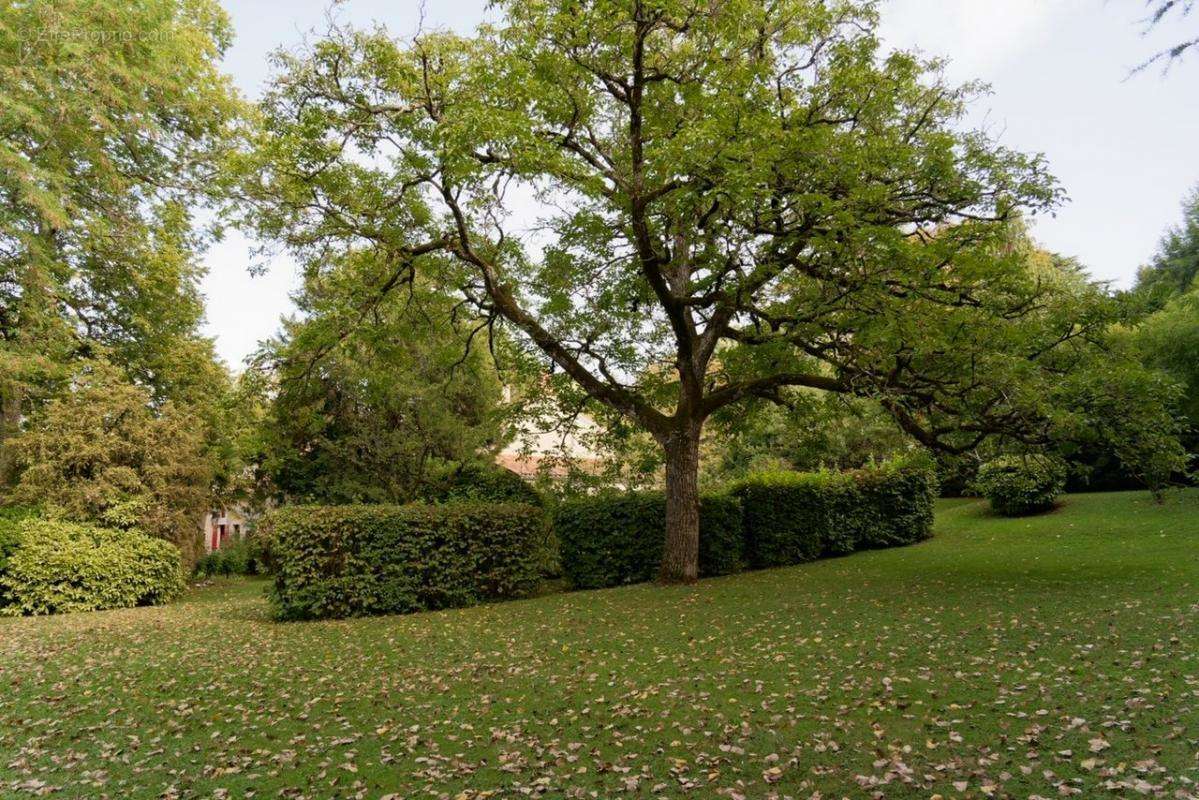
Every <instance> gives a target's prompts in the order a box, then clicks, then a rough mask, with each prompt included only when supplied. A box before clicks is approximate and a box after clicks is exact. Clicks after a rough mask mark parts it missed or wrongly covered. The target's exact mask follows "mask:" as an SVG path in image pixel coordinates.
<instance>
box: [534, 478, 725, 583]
mask: <svg viewBox="0 0 1199 800" xmlns="http://www.w3.org/2000/svg"><path fill="white" fill-rule="evenodd" d="M699 528H700V531H699V571H700V575H704V576H709V575H725V574H728V573H731V572H737V571H739V570H740V569H742V568H743V566H744V563H743V561H744V559H743V536H742V531H741V504H740V503H739V502H738V501H737V499H736V498H735V497H732V496H730V495H727V494H708V495H705V496H703V497H702V498H701V499H700V510H699ZM554 532H555V533H556V534H557V538H558V543H559V547H560V548H561V552H562V572H563V574H565V575H566V577H567V578H569V579H570V582H571V583H572V584H573V585H574V586H575V587H576V588H579V589H598V588H602V587H606V586H619V585H621V584H626V583H640V582H642V581H648V580H651V579H652V578H653V577H654V576H655V575H657V573H658V566H659V564H660V563H661V561H662V547H663V544H664V542H665V539H666V499H665V497H664V496H663V494H662V493H661V492H628V493H623V494H614V493H608V494H600V495H594V496H584V497H577V498H573V499H570V500H566V501H564V502H563V503H562V504H561V505H560V506H559V508H558V509H557V513H556V514H555V515H554Z"/></svg>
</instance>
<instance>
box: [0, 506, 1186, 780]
mask: <svg viewBox="0 0 1199 800" xmlns="http://www.w3.org/2000/svg"><path fill="white" fill-rule="evenodd" d="M1197 555H1199V491H1192V492H1188V493H1186V494H1174V495H1172V496H1171V497H1170V498H1169V500H1168V501H1167V503H1166V504H1165V505H1163V506H1157V505H1154V504H1153V503H1152V502H1151V501H1150V500H1149V498H1148V496H1147V495H1145V494H1141V493H1123V494H1108V495H1075V496H1071V497H1069V498H1067V500H1066V502H1065V504H1064V506H1063V507H1062V508H1060V509H1059V510H1057V511H1055V512H1053V513H1051V514H1047V515H1043V516H1039V517H1034V518H1029V519H1022V520H1003V519H999V518H995V517H992V516H990V514H989V513H988V512H987V511H986V508H985V506H984V505H983V504H982V503H978V502H972V501H946V502H944V503H942V504H941V505H940V507H939V517H938V523H937V536H936V538H934V539H933V540H932V541H930V542H927V543H924V544H921V545H918V546H915V547H910V548H905V549H898V550H889V551H879V552H871V553H861V554H857V555H853V556H850V557H847V558H841V559H835V560H830V561H824V562H818V563H815V564H809V565H805V566H801V567H794V568H789V569H779V570H771V571H765V572H758V573H751V574H745V575H740V576H733V577H729V578H722V579H715V580H708V581H703V582H701V583H700V584H698V585H696V586H694V587H686V588H671V589H662V588H658V587H654V586H636V587H630V588H626V589H613V590H607V591H598V592H580V593H574V594H563V595H554V596H549V597H542V598H538V599H535V600H528V601H523V602H516V603H507V604H502V605H492V606H487V607H482V608H473V609H465V610H459V611H449V612H441V613H431V614H419V615H414V616H408V617H387V618H377V619H370V620H357V621H350V622H333V623H309V624H298V623H296V624H275V623H271V622H269V621H268V620H267V618H266V606H265V603H264V601H263V600H262V599H261V592H262V588H263V584H262V583H261V582H248V581H247V582H235V581H230V582H222V583H218V584H216V585H213V586H210V587H207V588H201V589H199V590H196V591H194V592H192V593H190V594H189V595H188V596H187V597H186V598H185V600H184V601H182V602H179V603H176V604H174V605H172V606H169V607H165V608H144V609H133V610H128V611H116V612H103V613H93V614H79V615H73V616H66V617H57V618H42V619H23V620H7V621H0V692H2V694H0V795H2V796H4V797H21V796H26V795H27V793H28V794H37V793H39V792H46V791H48V790H50V789H51V788H53V789H56V790H57V793H56V794H54V795H53V796H55V797H87V798H104V797H108V798H114V799H115V798H159V797H165V798H174V797H214V796H215V797H243V796H256V797H260V798H265V797H270V798H275V797H286V798H299V797H308V798H333V797H365V798H379V797H381V796H386V795H389V794H394V795H395V796H396V797H397V798H410V797H447V798H455V797H463V798H475V797H519V796H525V795H533V796H537V795H539V794H541V795H544V796H546V797H555V798H556V797H576V796H577V797H600V798H604V797H612V796H647V797H648V796H651V795H652V794H654V793H656V794H657V795H658V796H692V797H728V798H736V797H744V798H767V797H774V796H778V797H780V798H783V797H794V798H797V799H798V798H809V797H823V798H826V800H827V798H839V797H842V796H846V797H871V796H878V797H887V798H897V797H898V798H904V797H919V798H930V797H933V796H935V795H938V794H939V795H941V796H942V797H944V798H952V797H1009V796H1010V797H1017V798H1029V797H1036V796H1041V797H1046V798H1056V797H1061V796H1064V795H1072V794H1077V795H1078V796H1079V797H1082V798H1089V797H1102V796H1139V795H1138V793H1141V794H1148V795H1150V796H1152V795H1155V794H1156V795H1158V796H1162V797H1170V798H1191V797H1196V796H1199V790H1197V789H1196V787H1195V785H1194V783H1193V782H1195V781H1199V638H1197V635H1199V557H1197Z"/></svg>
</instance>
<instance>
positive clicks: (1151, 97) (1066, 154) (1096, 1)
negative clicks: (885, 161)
mask: <svg viewBox="0 0 1199 800" xmlns="http://www.w3.org/2000/svg"><path fill="white" fill-rule="evenodd" d="M224 2H225V7H226V8H227V9H228V10H229V12H230V14H231V16H232V18H233V25H234V28H235V30H236V40H235V42H234V45H233V47H232V48H231V49H230V51H229V53H228V54H227V56H226V58H225V68H226V70H227V71H228V72H229V73H230V74H231V75H232V76H233V77H234V79H235V80H236V82H237V84H238V85H239V86H240V87H241V89H242V91H244V92H245V93H246V94H247V95H248V96H249V97H251V98H257V97H258V96H259V95H260V93H261V91H262V88H263V87H264V86H265V85H266V83H267V81H268V80H269V77H270V70H269V65H268V63H267V55H268V54H269V53H270V52H271V51H273V50H275V49H277V48H279V47H288V48H291V47H295V46H296V45H297V44H298V43H299V42H300V41H301V40H302V39H303V38H304V37H305V35H306V34H310V33H311V32H312V31H313V30H316V31H318V32H319V31H320V30H322V29H324V28H325V27H326V18H327V14H328V13H330V12H329V8H330V6H329V2H328V0H291V2H289V3H287V4H283V3H281V2H279V0H224ZM420 8H421V3H420V2H419V0H345V2H342V3H340V4H338V5H337V6H336V7H334V9H333V11H332V12H331V13H333V14H335V15H336V17H337V18H338V19H339V21H342V22H351V23H354V24H357V25H370V24H372V23H373V22H375V21H378V22H381V23H383V24H385V25H386V26H387V27H388V29H390V30H391V31H392V32H394V33H396V34H397V35H400V36H405V35H410V34H411V33H412V32H414V31H415V29H416V27H417V24H418V20H419V16H420ZM485 8H486V0H429V1H428V2H427V3H425V25H426V27H431V26H436V27H451V28H454V29H456V30H458V31H461V32H469V31H470V30H471V29H472V28H473V27H474V26H475V25H476V24H477V23H478V22H479V21H480V20H481V19H482V18H483V15H484V13H485ZM1143 13H1144V3H1143V2H1142V0H884V2H883V15H884V16H883V36H884V39H885V41H886V43H887V44H888V46H891V47H902V48H918V49H920V50H923V51H924V52H925V53H928V54H931V55H940V56H945V57H947V58H948V59H949V60H950V67H949V73H950V76H951V77H952V78H954V79H955V80H958V81H964V80H971V79H982V80H984V81H986V82H987V83H989V84H990V85H991V87H992V94H991V95H990V96H988V97H986V98H984V99H983V100H982V101H981V102H980V103H979V104H978V105H977V106H976V108H975V109H974V111H973V113H972V119H971V124H972V125H973V126H976V127H985V128H986V129H987V130H989V131H990V132H991V133H992V134H993V135H995V136H997V137H998V138H999V140H1000V141H1001V142H1002V143H1003V144H1005V145H1007V146H1009V147H1014V148H1018V149H1021V150H1025V151H1030V152H1042V153H1045V154H1046V156H1047V157H1048V159H1049V163H1050V165H1051V167H1052V170H1053V172H1054V174H1055V175H1056V176H1057V178H1058V179H1059V180H1060V181H1061V183H1062V185H1063V187H1064V188H1065V189H1066V191H1067V193H1068V195H1069V197H1070V200H1069V202H1068V203H1067V204H1066V205H1065V206H1064V207H1063V208H1061V209H1060V210H1059V211H1058V213H1057V215H1056V216H1055V217H1044V218H1040V219H1038V220H1037V221H1036V222H1035V225H1034V234H1035V235H1036V237H1037V238H1038V239H1039V240H1040V242H1041V243H1042V244H1043V245H1044V246H1046V247H1048V248H1049V249H1051V250H1055V251H1057V252H1060V253H1064V254H1067V255H1073V256H1077V257H1078V258H1079V259H1081V261H1082V262H1083V263H1084V264H1085V265H1086V266H1087V267H1088V268H1089V269H1090V271H1091V274H1092V275H1094V276H1095V277H1096V278H1100V279H1103V280H1111V281H1113V282H1114V283H1115V284H1116V285H1118V286H1127V285H1128V284H1129V283H1130V282H1131V280H1132V278H1133V277H1134V276H1135V274H1136V270H1137V267H1138V266H1139V265H1141V264H1143V263H1145V261H1146V260H1148V258H1149V257H1150V255H1151V254H1152V253H1153V251H1154V249H1155V247H1156V245H1157V241H1158V239H1159V237H1160V236H1161V233H1162V231H1163V230H1164V228H1165V227H1166V226H1167V225H1169V224H1173V223H1174V222H1175V220H1176V219H1178V217H1179V204H1180V202H1181V200H1182V197H1183V195H1184V194H1186V192H1187V190H1188V189H1189V188H1190V187H1192V186H1194V185H1195V184H1196V183H1199V147H1196V144H1197V143H1199V57H1197V56H1199V54H1192V55H1191V57H1190V59H1189V60H1188V61H1185V62H1183V63H1181V64H1177V65H1175V66H1174V67H1173V68H1172V69H1171V70H1170V72H1169V74H1167V75H1165V76H1163V75H1161V73H1160V71H1159V70H1152V71H1146V72H1143V73H1141V74H1138V75H1136V76H1133V77H1131V78H1129V77H1128V73H1129V68H1130V67H1131V66H1133V65H1135V64H1137V63H1139V62H1140V61H1141V60H1143V59H1144V58H1145V57H1147V56H1148V55H1149V54H1151V53H1153V52H1155V51H1156V50H1158V49H1161V48H1162V47H1164V46H1165V45H1167V44H1169V43H1171V42H1173V41H1174V40H1176V39H1182V38H1189V37H1188V36H1185V35H1184V34H1186V33H1187V32H1189V34H1190V36H1193V35H1194V28H1196V27H1199V19H1194V18H1193V19H1191V20H1189V21H1188V22H1187V23H1186V27H1185V28H1182V29H1181V32H1180V29H1179V28H1178V27H1177V26H1175V28H1174V29H1173V30H1171V29H1170V28H1169V27H1168V26H1167V27H1165V28H1163V29H1160V30H1155V31H1153V32H1151V33H1150V34H1149V35H1147V36H1142V35H1141V26H1139V25H1138V24H1137V21H1138V20H1139V19H1140V18H1141V17H1142V15H1143ZM251 250H252V243H251V242H249V241H247V240H246V239H245V238H243V237H241V236H239V235H237V234H236V233H235V232H230V233H228V234H227V235H226V237H225V240H224V241H222V242H220V243H218V244H217V245H215V246H214V247H213V248H212V250H211V251H210V252H209V253H208V255H207V258H206V263H207V266H208V270H209V273H208V277H207V279H206V280H205V282H204V292H205V295H206V296H207V298H208V322H207V332H208V334H209V335H211V336H213V337H215V339H216V343H217V351H218V352H219V353H220V355H221V356H222V357H223V358H224V359H225V360H226V361H227V362H228V363H229V364H230V365H231V366H234V367H237V366H239V365H240V364H241V362H242V360H243V359H244V358H245V356H247V355H248V354H249V353H251V352H252V351H253V350H254V349H255V346H256V345H257V343H258V341H260V340H261V339H264V338H266V337H268V336H271V335H272V334H274V333H275V332H276V330H277V329H278V326H279V319H280V317H281V316H282V315H284V314H287V313H289V312H290V311H291V308H292V307H291V304H290V302H289V300H288V294H289V292H290V291H291V290H292V289H293V288H294V287H295V285H296V283H297V280H296V268H295V265H294V264H293V263H292V262H290V261H288V260H287V259H286V258H283V257H280V258H276V259H275V260H274V261H273V262H272V263H271V265H270V269H269V270H268V272H267V274H266V275H263V276H257V277H253V276H251V275H250V274H249V271H248V267H249V265H250V264H251V261H252V258H251Z"/></svg>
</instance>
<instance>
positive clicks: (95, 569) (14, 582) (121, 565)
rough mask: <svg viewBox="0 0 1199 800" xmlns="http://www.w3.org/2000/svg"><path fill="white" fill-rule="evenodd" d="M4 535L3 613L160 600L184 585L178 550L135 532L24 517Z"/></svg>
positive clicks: (62, 610) (0, 605)
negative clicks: (13, 532) (11, 532)
mask: <svg viewBox="0 0 1199 800" xmlns="http://www.w3.org/2000/svg"><path fill="white" fill-rule="evenodd" d="M4 538H5V540H6V542H7V544H6V547H5V549H6V551H7V553H6V559H5V563H4V564H3V571H2V573H0V614H4V615H6V616H20V615H27V614H61V613H67V612H73V611H97V610H101V609H108V608H129V607H132V606H144V605H157V604H158V603H165V602H167V601H168V600H173V599H174V598H175V597H177V596H179V594H180V593H181V592H182V591H183V588H184V578H183V569H182V565H181V563H180V555H179V548H177V547H175V546H174V545H173V544H171V543H170V542H167V541H164V540H162V539H158V538H155V537H152V536H147V535H145V534H143V533H139V532H137V531H132V530H113V529H109V528H94V527H91V526H88V525H78V524H74V523H70V522H60V521H57V520H45V519H39V518H37V517H27V518H25V519H23V520H22V521H21V522H20V523H19V528H18V531H17V536H16V537H15V539H13V538H12V537H11V536H7V535H6V536H5V537H4ZM9 545H11V546H9Z"/></svg>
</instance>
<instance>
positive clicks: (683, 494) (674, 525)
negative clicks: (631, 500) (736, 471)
mask: <svg viewBox="0 0 1199 800" xmlns="http://www.w3.org/2000/svg"><path fill="white" fill-rule="evenodd" d="M665 448H666V541H665V544H664V546H663V549H662V567H661V571H660V573H659V576H658V579H659V580H660V581H661V582H662V583H692V582H694V581H695V580H696V579H697V578H698V577H699V428H698V426H697V427H695V428H694V429H688V430H684V431H680V432H678V433H676V434H674V435H673V436H671V437H670V438H669V439H667V441H666V443H665Z"/></svg>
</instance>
